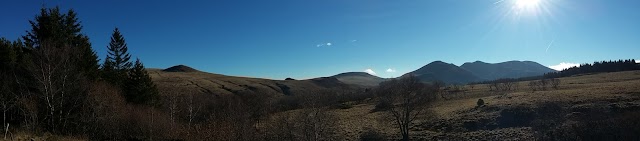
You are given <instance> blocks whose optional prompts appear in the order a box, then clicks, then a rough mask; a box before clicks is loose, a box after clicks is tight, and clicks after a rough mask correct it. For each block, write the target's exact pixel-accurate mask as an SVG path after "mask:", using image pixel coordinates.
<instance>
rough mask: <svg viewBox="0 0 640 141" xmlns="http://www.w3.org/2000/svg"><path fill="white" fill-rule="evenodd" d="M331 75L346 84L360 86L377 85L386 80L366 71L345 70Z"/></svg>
mask: <svg viewBox="0 0 640 141" xmlns="http://www.w3.org/2000/svg"><path fill="white" fill-rule="evenodd" d="M331 77H333V78H336V79H338V80H339V81H341V82H343V83H346V84H353V85H360V86H378V84H380V82H382V81H385V80H386V79H384V78H380V77H378V76H374V75H371V74H369V73H366V72H345V73H341V74H337V75H334V76H331Z"/></svg>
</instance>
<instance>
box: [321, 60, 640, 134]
mask: <svg viewBox="0 0 640 141" xmlns="http://www.w3.org/2000/svg"><path fill="white" fill-rule="evenodd" d="M560 80H561V84H560V86H559V88H558V89H557V90H556V89H553V88H549V89H547V90H546V91H535V92H532V90H531V89H529V87H528V86H527V85H526V84H527V83H528V82H519V87H518V89H517V90H513V91H507V92H505V91H489V88H488V87H487V86H485V85H477V86H475V87H474V89H471V88H470V87H469V86H465V87H464V89H465V91H464V92H461V93H458V94H449V95H447V97H448V100H445V99H441V100H440V101H438V102H435V103H434V104H433V105H432V107H431V108H430V110H431V111H433V112H434V113H435V114H436V115H437V118H432V119H423V120H421V121H418V122H415V125H414V126H415V127H414V128H412V129H413V132H412V138H414V139H426V140H429V139H453V140H496V139H499V140H523V139H524V140H531V139H533V138H534V131H533V129H532V128H531V127H530V126H531V125H530V124H529V123H528V121H526V122H527V123H522V125H511V124H507V122H503V121H500V119H499V118H501V117H502V118H504V116H506V115H504V114H505V112H504V111H505V109H518V108H521V109H524V110H525V111H528V110H531V111H536V110H539V109H541V108H540V107H544V105H542V104H545V103H557V104H558V105H560V108H561V109H565V110H569V111H571V110H574V109H578V108H580V107H588V108H590V109H596V111H597V110H598V109H604V110H601V111H597V112H602V113H608V112H609V111H611V110H612V109H611V107H612V105H613V106H619V107H621V108H622V109H624V108H626V110H632V111H635V112H640V108H637V107H640V71H626V72H614V73H600V74H592V75H582V76H574V77H566V78H560ZM479 98H481V99H483V100H484V101H485V106H484V107H476V102H477V100H478V99H479ZM625 106H626V107H625ZM634 106H635V108H634ZM373 108H374V105H373V103H372V102H369V103H366V104H360V105H355V106H353V108H350V109H335V110H333V111H330V112H332V113H334V114H336V115H338V117H339V120H340V121H339V123H340V124H339V125H340V128H342V131H343V132H344V134H345V137H346V138H347V139H348V140H357V139H358V135H359V134H360V133H361V132H362V131H363V129H365V128H373V129H377V130H379V131H382V132H383V133H385V134H387V135H389V136H392V137H393V138H399V135H398V134H397V133H398V131H397V130H398V129H397V128H395V127H394V125H392V124H387V123H388V122H387V123H385V122H380V119H383V118H382V114H381V113H371V112H370V111H371V110H372V109H373ZM507 111H508V110H507ZM516 111H517V110H516ZM533 114H538V115H540V113H533ZM574 114H575V112H574ZM567 116H570V115H567ZM561 117H563V118H564V117H565V115H562V116H561ZM533 118H534V119H532V120H534V121H535V120H538V118H540V117H533ZM562 120H571V119H562ZM466 124H470V125H481V126H482V127H479V128H486V129H468V127H466V126H465V125H466ZM494 124H495V125H494ZM531 124H533V123H531ZM494 126H495V127H494ZM474 128H475V126H474Z"/></svg>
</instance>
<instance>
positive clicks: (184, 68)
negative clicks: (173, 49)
mask: <svg viewBox="0 0 640 141" xmlns="http://www.w3.org/2000/svg"><path fill="white" fill-rule="evenodd" d="M162 71H166V72H198V70H196V69H194V68H191V67H189V66H185V65H177V66H173V67H169V68H167V69H164V70H162Z"/></svg>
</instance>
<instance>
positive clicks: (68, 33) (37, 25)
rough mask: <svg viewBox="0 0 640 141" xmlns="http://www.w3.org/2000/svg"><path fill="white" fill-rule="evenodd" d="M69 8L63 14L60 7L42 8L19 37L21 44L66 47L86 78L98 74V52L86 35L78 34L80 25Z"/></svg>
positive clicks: (95, 76) (80, 28)
mask: <svg viewBox="0 0 640 141" xmlns="http://www.w3.org/2000/svg"><path fill="white" fill-rule="evenodd" d="M76 16H77V14H76V13H75V12H74V11H73V10H69V11H68V12H67V13H66V14H62V13H61V12H60V8H58V7H55V8H52V9H47V8H42V9H41V10H40V14H39V15H37V16H36V17H35V19H34V20H33V21H29V23H30V24H31V30H30V31H27V35H26V36H23V37H22V38H23V39H24V40H25V42H24V43H25V45H26V46H27V47H29V48H31V49H38V48H42V47H57V48H62V47H68V48H71V50H73V52H74V53H73V56H74V60H75V61H74V66H77V67H78V69H79V71H80V72H81V73H82V74H83V75H84V76H85V77H87V78H89V79H91V80H95V79H97V78H98V72H99V71H98V69H99V64H98V55H97V54H96V52H95V51H94V50H93V48H91V42H89V37H87V36H86V35H84V34H82V33H81V31H82V26H81V25H80V22H79V21H78V18H77V17H76Z"/></svg>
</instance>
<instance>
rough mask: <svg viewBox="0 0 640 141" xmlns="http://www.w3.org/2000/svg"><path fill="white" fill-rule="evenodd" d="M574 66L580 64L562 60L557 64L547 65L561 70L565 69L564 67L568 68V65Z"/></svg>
mask: <svg viewBox="0 0 640 141" xmlns="http://www.w3.org/2000/svg"><path fill="white" fill-rule="evenodd" d="M575 66H580V64H578V63H566V62H562V63H560V64H557V65H552V66H549V68H551V69H554V70H558V71H560V70H563V69H566V68H570V67H575Z"/></svg>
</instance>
